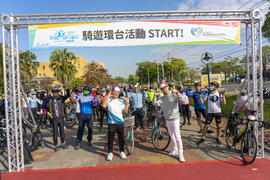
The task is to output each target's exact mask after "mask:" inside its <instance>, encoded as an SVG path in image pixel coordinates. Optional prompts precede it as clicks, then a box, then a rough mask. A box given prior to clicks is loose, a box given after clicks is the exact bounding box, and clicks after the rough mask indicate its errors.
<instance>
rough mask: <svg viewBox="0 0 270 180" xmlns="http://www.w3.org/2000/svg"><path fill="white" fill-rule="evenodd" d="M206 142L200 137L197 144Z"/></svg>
mask: <svg viewBox="0 0 270 180" xmlns="http://www.w3.org/2000/svg"><path fill="white" fill-rule="evenodd" d="M204 142H205V139H203V138H202V139H200V140H199V141H198V142H197V145H200V144H202V143H204Z"/></svg>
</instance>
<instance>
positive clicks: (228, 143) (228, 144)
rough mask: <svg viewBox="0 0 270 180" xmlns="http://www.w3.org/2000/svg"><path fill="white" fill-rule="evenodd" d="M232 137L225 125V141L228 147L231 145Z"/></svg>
mask: <svg viewBox="0 0 270 180" xmlns="http://www.w3.org/2000/svg"><path fill="white" fill-rule="evenodd" d="M233 139H234V136H233V135H232V132H231V131H230V129H229V127H228V126H227V127H226V128H225V141H226V144H227V147H228V148H230V149H231V148H232V147H233Z"/></svg>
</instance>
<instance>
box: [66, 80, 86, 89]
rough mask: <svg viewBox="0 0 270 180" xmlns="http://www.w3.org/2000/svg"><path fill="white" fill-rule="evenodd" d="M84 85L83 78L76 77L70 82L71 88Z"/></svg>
mask: <svg viewBox="0 0 270 180" xmlns="http://www.w3.org/2000/svg"><path fill="white" fill-rule="evenodd" d="M83 85H84V80H83V79H82V78H75V79H74V80H73V81H72V82H71V83H70V84H69V88H74V87H77V88H78V87H82V86H83Z"/></svg>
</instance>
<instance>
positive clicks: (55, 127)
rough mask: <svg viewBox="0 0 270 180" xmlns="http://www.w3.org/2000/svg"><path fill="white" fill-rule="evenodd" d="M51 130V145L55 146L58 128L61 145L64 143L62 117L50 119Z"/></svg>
mask: <svg viewBox="0 0 270 180" xmlns="http://www.w3.org/2000/svg"><path fill="white" fill-rule="evenodd" d="M52 128H53V143H54V145H57V137H58V128H59V131H60V138H61V143H64V142H65V132H64V117H57V118H53V119H52Z"/></svg>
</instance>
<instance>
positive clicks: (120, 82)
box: [113, 76, 128, 84]
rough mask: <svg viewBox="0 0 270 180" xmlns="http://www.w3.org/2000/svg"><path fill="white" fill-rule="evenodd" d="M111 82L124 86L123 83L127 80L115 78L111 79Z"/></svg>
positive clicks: (119, 77)
mask: <svg viewBox="0 0 270 180" xmlns="http://www.w3.org/2000/svg"><path fill="white" fill-rule="evenodd" d="M113 80H114V82H115V83H118V84H125V83H127V82H128V80H127V79H125V78H123V77H121V76H116V77H114V78H113Z"/></svg>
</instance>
